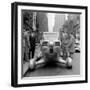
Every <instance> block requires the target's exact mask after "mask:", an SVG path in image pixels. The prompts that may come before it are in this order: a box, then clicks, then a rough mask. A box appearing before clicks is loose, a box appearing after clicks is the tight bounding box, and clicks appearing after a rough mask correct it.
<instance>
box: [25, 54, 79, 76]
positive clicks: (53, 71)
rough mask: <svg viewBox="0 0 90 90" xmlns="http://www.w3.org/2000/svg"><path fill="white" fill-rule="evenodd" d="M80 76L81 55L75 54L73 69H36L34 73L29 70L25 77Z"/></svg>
mask: <svg viewBox="0 0 90 90" xmlns="http://www.w3.org/2000/svg"><path fill="white" fill-rule="evenodd" d="M79 74H80V53H75V54H74V58H73V62H72V69H67V68H66V67H65V66H63V65H61V66H56V65H55V66H46V67H41V68H38V69H35V70H34V71H30V70H28V71H27V73H26V74H25V77H37V76H38V77H39V76H55V75H79Z"/></svg>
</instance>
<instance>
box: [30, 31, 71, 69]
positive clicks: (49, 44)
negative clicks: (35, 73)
mask: <svg viewBox="0 0 90 90" xmlns="http://www.w3.org/2000/svg"><path fill="white" fill-rule="evenodd" d="M51 63H52V64H57V65H60V64H61V63H63V64H65V65H66V67H68V68H72V59H71V58H70V57H67V58H66V59H65V60H64V59H63V57H61V42H60V40H59V34H58V33H57V32H45V33H43V39H42V40H41V41H40V52H39V55H38V56H36V57H34V58H33V59H31V60H30V69H31V70H33V69H35V68H36V67H37V66H38V65H42V64H51Z"/></svg>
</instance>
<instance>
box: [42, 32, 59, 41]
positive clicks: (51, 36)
mask: <svg viewBox="0 0 90 90" xmlns="http://www.w3.org/2000/svg"><path fill="white" fill-rule="evenodd" d="M43 37H44V40H49V41H55V40H58V38H59V34H58V32H44V33H43Z"/></svg>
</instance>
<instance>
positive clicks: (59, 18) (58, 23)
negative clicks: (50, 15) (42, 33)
mask: <svg viewBox="0 0 90 90" xmlns="http://www.w3.org/2000/svg"><path fill="white" fill-rule="evenodd" d="M65 19H66V17H65V14H56V15H55V24H54V28H53V31H54V32H59V30H60V28H62V25H63V24H64V23H65Z"/></svg>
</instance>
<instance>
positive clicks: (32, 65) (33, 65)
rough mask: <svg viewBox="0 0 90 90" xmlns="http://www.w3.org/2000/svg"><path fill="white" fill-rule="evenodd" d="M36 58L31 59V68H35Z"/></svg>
mask: <svg viewBox="0 0 90 90" xmlns="http://www.w3.org/2000/svg"><path fill="white" fill-rule="evenodd" d="M35 66H36V65H35V59H31V60H30V65H29V67H30V70H34V69H35Z"/></svg>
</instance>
